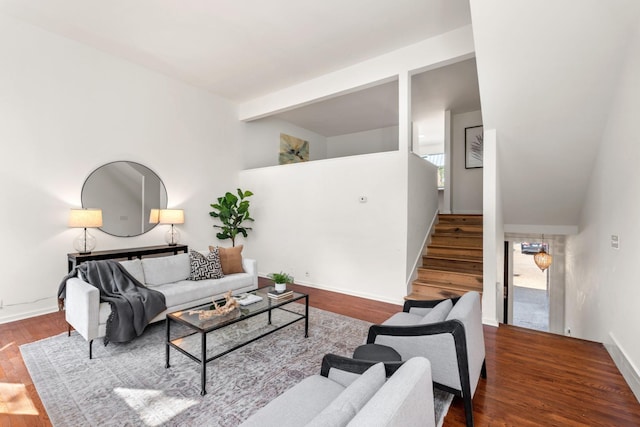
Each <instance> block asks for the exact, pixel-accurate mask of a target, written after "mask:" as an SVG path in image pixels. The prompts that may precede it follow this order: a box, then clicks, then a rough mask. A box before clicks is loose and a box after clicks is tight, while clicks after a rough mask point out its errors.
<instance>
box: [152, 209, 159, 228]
mask: <svg viewBox="0 0 640 427" xmlns="http://www.w3.org/2000/svg"><path fill="white" fill-rule="evenodd" d="M158 222H160V209H151V212H149V224H157V223H158Z"/></svg>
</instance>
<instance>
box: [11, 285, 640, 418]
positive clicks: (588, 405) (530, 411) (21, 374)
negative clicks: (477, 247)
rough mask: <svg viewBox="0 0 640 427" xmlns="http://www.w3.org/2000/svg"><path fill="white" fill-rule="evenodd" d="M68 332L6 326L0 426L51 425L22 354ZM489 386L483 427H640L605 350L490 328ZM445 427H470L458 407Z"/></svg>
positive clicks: (42, 324)
mask: <svg viewBox="0 0 640 427" xmlns="http://www.w3.org/2000/svg"><path fill="white" fill-rule="evenodd" d="M295 288H296V289H298V290H302V291H304V292H307V293H309V295H310V302H311V305H313V306H315V307H318V308H321V309H324V310H329V311H333V312H336V313H340V314H344V315H346V316H350V317H355V318H358V319H362V320H366V321H369V322H374V323H378V322H381V321H383V320H385V319H386V318H387V317H389V316H390V315H391V314H392V313H394V312H396V311H398V310H399V307H398V306H395V305H392V304H386V303H381V302H376V301H370V300H364V299H361V298H356V297H351V296H347V295H342V294H337V293H332V292H327V291H322V290H318V289H312V288H306V287H301V286H295ZM64 331H66V323H65V322H64V317H63V314H62V313H52V314H48V315H44V316H38V317H34V318H30V319H26V320H21V321H18V322H12V323H5V324H0V426H3V427H5V426H6V427H9V426H11V427H15V426H47V425H51V424H50V422H49V419H48V418H47V414H46V412H45V410H44V408H43V406H42V402H41V401H40V398H39V397H38V394H37V392H36V391H35V388H34V387H33V384H32V383H31V378H30V376H29V373H28V372H27V370H26V368H25V366H24V363H23V361H22V357H21V356H20V350H19V349H18V346H20V345H21V344H24V343H28V342H32V341H36V340H39V339H42V338H45V337H48V336H52V335H56V334H59V333H62V332H64ZM484 331H485V345H486V350H487V371H488V378H487V379H486V380H482V379H481V380H480V383H479V385H478V389H477V390H476V394H475V396H474V399H473V400H474V416H475V421H476V425H477V426H640V404H639V403H638V401H637V400H636V399H635V397H634V395H633V394H632V393H631V390H630V389H629V387H628V386H627V384H626V383H625V381H624V379H623V378H622V376H621V375H620V373H619V372H618V370H617V369H616V367H615V365H614V364H613V361H612V360H611V358H610V357H609V355H608V353H607V351H606V350H605V349H604V347H603V346H602V345H601V344H598V343H594V342H589V341H582V340H578V339H574V338H567V337H561V336H557V335H551V334H546V333H542V332H535V331H530V330H527V329H523V328H518V327H513V326H504V325H503V326H500V328H493V327H485V329H484ZM444 425H445V427H449V426H463V425H464V411H463V408H462V404H461V402H460V401H459V399H455V400H454V403H453V405H452V407H451V409H450V411H449V413H448V415H447V417H446V419H445V423H444Z"/></svg>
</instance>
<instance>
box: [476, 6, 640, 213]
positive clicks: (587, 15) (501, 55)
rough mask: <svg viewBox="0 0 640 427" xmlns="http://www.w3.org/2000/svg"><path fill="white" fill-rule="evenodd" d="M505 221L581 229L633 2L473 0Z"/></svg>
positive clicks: (634, 18) (486, 118) (632, 22)
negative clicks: (584, 206)
mask: <svg viewBox="0 0 640 427" xmlns="http://www.w3.org/2000/svg"><path fill="white" fill-rule="evenodd" d="M471 14H472V20H473V32H474V42H475V46H476V60H477V65H478V79H479V84H480V97H481V99H482V116H483V124H484V126H485V129H496V131H497V139H498V156H499V158H498V166H499V182H500V183H501V188H502V201H503V216H504V222H505V223H506V224H545V225H577V224H579V216H580V210H581V208H582V205H583V202H584V198H585V195H586V191H587V187H588V183H589V178H590V175H591V174H592V172H593V171H592V167H593V165H594V160H595V156H596V155H597V152H598V149H599V142H600V139H601V136H602V134H603V131H604V127H605V124H606V121H607V118H608V114H609V109H610V106H611V102H612V97H613V94H614V92H615V89H616V81H617V78H618V75H619V73H620V70H621V66H622V61H623V60H624V58H625V57H626V52H627V48H628V40H629V39H630V35H631V31H636V30H637V29H638V24H639V18H640V1H637V0H607V1H601V0H554V1H553V2H541V1H533V0H509V1H504V0H471Z"/></svg>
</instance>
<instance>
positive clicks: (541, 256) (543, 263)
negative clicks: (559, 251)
mask: <svg viewBox="0 0 640 427" xmlns="http://www.w3.org/2000/svg"><path fill="white" fill-rule="evenodd" d="M552 260H553V257H552V256H551V255H549V254H548V253H547V252H546V251H545V250H544V248H542V249H540V252H538V253H537V254H535V255H534V256H533V262H535V263H536V265H537V266H538V267H539V268H540V270H542V271H545V270H546V269H547V268H549V266H550V265H551V261H552Z"/></svg>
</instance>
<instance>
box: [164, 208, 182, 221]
mask: <svg viewBox="0 0 640 427" xmlns="http://www.w3.org/2000/svg"><path fill="white" fill-rule="evenodd" d="M158 221H159V222H160V224H184V211H183V210H182V209H160V212H159V215H158Z"/></svg>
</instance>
